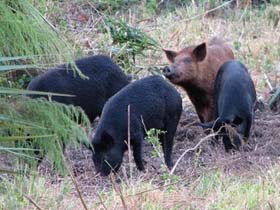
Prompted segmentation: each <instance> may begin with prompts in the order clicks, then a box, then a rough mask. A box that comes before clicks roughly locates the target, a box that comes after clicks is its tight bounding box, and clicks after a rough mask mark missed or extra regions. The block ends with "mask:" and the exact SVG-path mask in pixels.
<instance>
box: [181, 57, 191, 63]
mask: <svg viewBox="0 0 280 210" xmlns="http://www.w3.org/2000/svg"><path fill="white" fill-rule="evenodd" d="M182 62H184V63H191V62H192V59H191V58H184V59H183V60H182Z"/></svg>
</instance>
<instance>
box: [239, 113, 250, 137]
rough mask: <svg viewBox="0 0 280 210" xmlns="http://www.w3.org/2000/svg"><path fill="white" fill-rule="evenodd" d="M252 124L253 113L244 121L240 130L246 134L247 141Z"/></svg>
mask: <svg viewBox="0 0 280 210" xmlns="http://www.w3.org/2000/svg"><path fill="white" fill-rule="evenodd" d="M251 126H252V115H249V116H247V117H246V119H245V120H244V121H243V123H242V124H241V126H240V130H239V133H241V134H242V135H243V136H244V140H245V141H247V140H248V138H249V135H250V130H251Z"/></svg>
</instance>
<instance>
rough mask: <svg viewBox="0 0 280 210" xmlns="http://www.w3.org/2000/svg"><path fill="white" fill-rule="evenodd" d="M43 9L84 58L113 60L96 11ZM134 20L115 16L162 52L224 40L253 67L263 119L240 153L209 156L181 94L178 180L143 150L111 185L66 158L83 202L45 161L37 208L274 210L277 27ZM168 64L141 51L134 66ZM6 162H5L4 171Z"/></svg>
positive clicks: (187, 16)
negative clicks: (272, 104) (139, 161)
mask: <svg viewBox="0 0 280 210" xmlns="http://www.w3.org/2000/svg"><path fill="white" fill-rule="evenodd" d="M49 2H50V5H48V8H51V7H52V8H53V10H51V11H48V12H47V13H46V16H47V18H48V19H50V20H51V22H52V23H53V24H54V26H56V27H58V28H60V30H61V32H62V33H65V34H64V35H65V36H66V37H67V38H68V40H70V41H71V42H73V43H74V45H76V46H79V47H78V48H79V49H80V50H82V51H83V52H84V53H85V54H96V53H104V52H105V53H106V54H110V53H111V51H110V49H111V47H112V45H113V43H112V40H110V37H109V35H108V34H104V33H101V32H100V28H99V27H98V25H100V24H102V21H103V19H102V16H101V15H100V16H99V15H96V10H95V9H96V8H95V7H94V6H93V4H91V3H89V1H80V2H84V3H77V2H79V1H77V2H76V1H73V2H74V3H73V2H72V1H61V2H58V3H54V1H49ZM139 13H141V11H139V8H136V12H135V10H134V9H131V8H130V9H128V10H127V11H126V12H122V13H120V14H118V13H116V14H115V15H116V16H119V17H122V18H124V19H125V20H127V22H128V23H130V24H134V25H137V27H139V28H140V29H142V30H143V31H145V32H146V33H147V34H148V35H150V36H152V37H155V38H156V39H157V41H158V42H159V43H160V44H161V46H162V47H167V48H175V49H180V48H181V47H182V46H185V45H188V44H193V43H197V44H198V43H200V42H202V41H204V40H209V38H211V37H213V36H217V35H218V36H221V37H225V38H226V40H228V42H229V43H230V44H231V46H232V47H233V49H234V53H235V55H236V58H238V59H240V60H242V61H243V62H244V63H245V64H246V65H247V66H248V67H249V69H250V73H251V75H252V77H253V80H254V82H255V85H256V89H257V93H258V97H259V98H260V99H262V101H263V102H264V104H265V109H264V110H262V111H260V110H257V111H256V116H255V120H254V124H253V126H252V129H251V135H250V139H249V142H248V144H246V145H245V147H244V148H246V149H244V150H242V149H241V150H240V151H234V152H230V153H226V152H225V150H224V147H223V145H222V144H221V142H219V143H218V144H216V145H215V146H213V145H212V144H211V143H210V139H205V137H206V134H205V133H204V132H203V130H202V129H201V128H199V127H197V126H194V125H193V123H194V122H196V121H198V117H197V115H196V113H195V110H194V108H193V106H192V105H191V103H190V101H189V99H188V97H187V95H186V93H185V92H184V91H182V90H181V89H180V90H179V91H180V93H181V95H182V97H183V101H184V102H183V103H184V111H183V113H182V116H181V120H180V123H179V126H178V128H177V132H176V135H175V140H174V147H173V154H172V156H173V162H174V163H176V161H177V160H178V159H179V157H180V156H181V155H182V154H183V153H184V152H185V151H186V150H190V151H189V152H187V153H186V154H185V155H184V156H183V158H182V159H181V160H180V162H179V164H178V166H177V167H176V168H175V171H174V175H170V174H169V171H168V170H167V169H166V168H165V166H164V164H163V161H162V159H161V158H160V157H158V156H154V155H152V153H153V151H154V148H153V146H152V145H151V144H150V143H148V142H145V143H144V149H143V158H144V162H145V169H146V170H145V172H140V171H138V170H137V169H136V167H135V163H134V161H133V158H132V161H131V162H132V164H130V161H129V158H128V153H125V155H124V159H123V163H122V166H121V168H120V170H119V173H118V175H117V176H116V180H115V179H114V177H100V176H99V175H97V174H96V171H95V168H94V165H93V161H92V159H91V152H90V151H88V150H87V149H86V148H84V147H81V148H79V149H73V148H67V149H66V157H67V158H68V162H69V165H70V166H71V167H70V168H71V171H72V172H73V175H74V176H73V177H74V180H75V181H76V182H77V186H78V188H79V190H80V192H81V195H79V193H78V192H77V188H76V187H74V185H71V184H70V187H69V184H67V183H68V182H70V183H72V181H71V180H70V178H69V177H60V176H59V175H58V174H57V173H55V172H53V171H52V169H51V167H50V166H49V164H48V162H47V161H44V162H43V163H42V164H41V165H40V167H39V171H40V174H41V175H43V177H44V179H45V181H44V182H43V186H44V187H43V188H44V191H45V192H42V193H41V194H40V193H38V192H37V193H38V195H37V196H38V197H37V199H36V201H37V202H38V203H39V204H41V205H42V206H44V207H46V208H45V209H78V208H82V207H83V206H82V204H81V203H80V202H79V199H80V198H84V199H85V200H86V203H87V204H88V205H89V208H90V209H277V208H280V197H279V187H280V175H279V173H278V169H279V163H280V112H279V110H278V112H272V111H271V110H270V109H269V108H268V105H267V101H268V99H269V91H270V89H271V88H269V87H268V86H272V87H273V88H274V87H275V86H276V85H277V84H279V72H280V71H279V66H280V65H279V57H278V56H277V52H278V50H279V48H277V46H278V45H279V40H278V39H279V37H280V27H276V28H274V27H273V26H272V25H271V23H270V20H269V19H268V17H269V11H268V10H265V11H264V12H263V13H257V12H251V11H249V10H248V11H246V10H245V12H244V10H242V11H240V13H236V14H234V17H231V16H229V15H228V14H229V13H228V11H227V10H222V11H220V12H219V13H218V16H217V17H206V16H205V15H204V12H203V11H201V10H200V9H199V8H185V9H182V8H181V9H175V11H173V12H172V13H166V14H157V15H152V16H151V17H150V16H149V15H148V16H149V18H145V17H142V20H138V16H139ZM197 14H199V15H198V16H197ZM194 17H196V18H194ZM275 37H278V38H275ZM108 49H109V50H108ZM279 52H280V51H279ZM277 58H278V60H277ZM166 64H167V59H166V58H165V57H164V54H163V53H162V52H161V51H156V52H154V51H151V52H150V51H147V52H146V54H145V55H144V56H139V57H137V58H136V65H135V66H141V68H146V69H147V68H149V67H151V66H157V65H158V66H162V65H166ZM147 74H149V73H148V72H145V73H143V74H142V75H141V76H144V75H147ZM267 81H268V82H267ZM267 83H269V84H267ZM93 134H94V129H93V133H92V134H91V135H93ZM202 139H205V140H203V141H202ZM192 148H195V149H192ZM0 158H1V157H0ZM5 162H7V161H6V159H5V158H3V159H1V161H0V163H1V164H3V163H4V164H5ZM8 162H9V161H8ZM69 180H70V181H69ZM114 180H115V181H114ZM38 187H41V185H39V184H38ZM68 188H69V189H68ZM47 192H48V193H49V194H46V193H47ZM51 194H52V195H51ZM132 195H133V196H132ZM34 196H35V195H34ZM59 196H62V197H59ZM139 196H140V197H139ZM250 196H251V197H250ZM132 197H133V198H132ZM49 198H53V200H52V202H50V201H48V202H47V200H50V199H49ZM129 198H131V199H129ZM46 203H48V204H46ZM77 203H78V204H77ZM48 205H49V206H48ZM52 205H53V206H52ZM31 206H32V204H30V205H28V207H27V208H26V209H30V208H31ZM32 208H33V206H32Z"/></svg>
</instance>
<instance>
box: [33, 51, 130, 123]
mask: <svg viewBox="0 0 280 210" xmlns="http://www.w3.org/2000/svg"><path fill="white" fill-rule="evenodd" d="M75 63H76V65H77V67H78V68H79V69H80V71H81V72H82V73H83V74H84V75H86V76H87V77H88V79H82V78H80V77H79V76H78V75H77V74H76V75H74V72H73V71H72V70H71V66H70V65H66V64H63V65H60V66H57V67H56V68H54V69H51V70H48V71H47V72H45V73H44V74H41V75H39V76H37V77H36V78H34V79H33V80H32V81H31V83H30V84H29V85H28V89H29V90H34V91H44V92H54V93H62V94H70V95H74V97H64V96H53V97H52V100H54V101H57V102H60V103H64V104H72V105H74V106H80V107H81V108H82V109H83V110H84V111H85V113H86V114H87V116H88V118H89V120H90V121H91V122H93V121H94V119H95V118H96V117H97V116H100V114H101V112H102V108H103V106H104V104H105V102H106V101H107V100H108V99H109V98H110V97H111V96H112V95H114V94H115V93H116V92H118V91H119V90H120V89H121V88H123V87H124V86H126V85H127V84H128V83H129V81H130V79H129V78H128V77H127V76H126V75H125V74H124V73H123V71H122V70H121V69H120V68H119V66H118V65H117V64H115V63H114V61H113V60H111V59H110V58H109V57H107V56H104V55H96V56H90V57H86V58H82V59H79V60H76V61H75ZM29 96H31V97H33V98H35V97H42V96H40V95H29Z"/></svg>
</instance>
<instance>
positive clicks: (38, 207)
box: [23, 194, 42, 210]
mask: <svg viewBox="0 0 280 210" xmlns="http://www.w3.org/2000/svg"><path fill="white" fill-rule="evenodd" d="M23 197H25V198H26V199H27V200H28V201H29V202H30V203H32V204H33V205H34V206H35V207H36V208H37V209H39V210H42V208H41V207H40V206H39V205H38V204H37V203H36V202H35V201H34V200H33V199H32V198H30V197H29V196H27V195H25V194H23Z"/></svg>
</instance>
